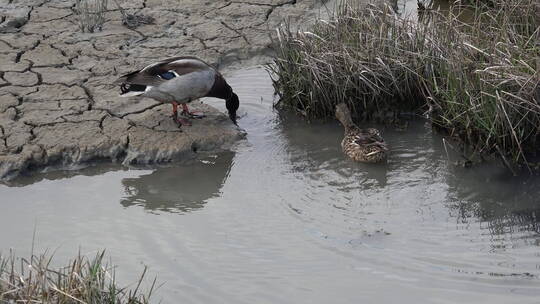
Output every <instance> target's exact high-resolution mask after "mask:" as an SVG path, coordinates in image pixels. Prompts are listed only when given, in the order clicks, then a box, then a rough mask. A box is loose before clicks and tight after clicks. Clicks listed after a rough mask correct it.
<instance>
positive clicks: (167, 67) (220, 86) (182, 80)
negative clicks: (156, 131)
mask: <svg viewBox="0 0 540 304" xmlns="http://www.w3.org/2000/svg"><path fill="white" fill-rule="evenodd" d="M114 83H115V84H119V85H120V91H121V93H120V96H122V97H131V96H143V97H149V98H152V99H155V100H157V101H159V102H163V103H171V104H172V106H173V109H172V110H173V114H172V117H173V120H174V122H175V123H176V124H178V127H181V126H182V125H188V126H190V125H191V122H190V121H189V120H187V119H184V118H179V117H178V105H182V113H181V114H182V115H184V116H187V117H188V118H202V117H204V115H200V114H196V113H192V112H190V111H189V109H188V106H187V104H188V103H190V102H192V101H193V100H196V99H198V98H201V97H216V98H221V99H224V100H225V106H226V107H227V111H228V113H229V118H230V119H231V120H232V122H233V123H234V124H236V110H238V106H239V104H240V102H239V100H238V96H237V95H236V94H235V93H234V92H233V90H232V88H231V87H230V86H229V84H227V82H226V81H225V78H223V76H222V75H221V74H220V73H219V72H218V71H217V70H216V69H214V68H213V67H211V66H210V65H209V64H207V63H206V62H204V61H203V60H201V59H199V58H197V57H192V56H183V57H172V58H167V59H164V60H162V61H159V62H155V63H152V64H150V65H148V66H146V67H145V68H143V69H142V70H139V71H134V72H131V73H129V74H126V75H123V76H122V77H120V78H119V79H118V80H116V81H115V82H114Z"/></svg>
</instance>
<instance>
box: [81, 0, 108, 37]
mask: <svg viewBox="0 0 540 304" xmlns="http://www.w3.org/2000/svg"><path fill="white" fill-rule="evenodd" d="M107 4H108V0H75V12H76V13H77V17H78V18H79V28H80V29H81V31H82V32H83V33H84V32H89V33H94V32H97V31H101V30H102V28H103V23H105V12H106V11H107Z"/></svg>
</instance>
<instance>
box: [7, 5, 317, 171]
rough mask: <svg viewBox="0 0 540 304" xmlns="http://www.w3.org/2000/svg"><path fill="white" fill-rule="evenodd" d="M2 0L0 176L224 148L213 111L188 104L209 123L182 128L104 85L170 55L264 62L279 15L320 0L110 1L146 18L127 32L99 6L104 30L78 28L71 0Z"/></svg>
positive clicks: (231, 137) (228, 141) (226, 131)
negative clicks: (261, 59) (151, 21)
mask: <svg viewBox="0 0 540 304" xmlns="http://www.w3.org/2000/svg"><path fill="white" fill-rule="evenodd" d="M0 1H2V2H0V179H4V178H9V177H13V176H16V175H18V174H20V173H22V172H24V171H28V170H32V169H39V168H43V167H45V166H48V165H66V166H69V165H71V164H77V163H82V162H88V161H92V160H97V159H110V160H112V161H118V162H123V163H124V164H132V163H150V162H166V161H174V160H178V159H181V158H184V157H189V156H190V155H192V153H194V152H195V151H197V150H199V151H204V150H206V151H213V150H222V149H227V148H229V147H231V146H232V144H234V143H235V142H236V141H237V140H238V139H240V138H242V137H243V136H244V135H245V133H244V132H243V131H242V130H241V129H240V128H237V127H236V126H234V125H233V124H232V123H231V122H230V121H229V119H228V117H227V116H226V115H225V114H223V113H221V112H219V111H217V110H215V109H214V108H212V107H210V106H208V105H206V104H204V103H201V102H194V109H195V110H202V111H205V112H206V114H207V115H208V117H207V118H205V119H204V120H197V121H195V122H194V124H193V126H192V127H189V128H184V132H180V131H179V130H178V128H177V127H176V126H175V125H174V124H173V122H172V120H171V119H170V111H171V109H170V105H161V104H158V103H157V102H155V101H153V100H150V99H123V98H119V97H118V92H117V89H116V88H115V87H114V86H112V85H111V83H112V82H113V81H114V80H115V79H116V78H117V77H118V76H119V75H121V74H123V73H126V72H128V71H130V70H134V69H138V68H142V67H144V66H145V65H146V64H148V63H149V62H152V61H155V60H159V59H162V58H166V57H169V56H177V55H196V56H199V57H201V58H202V59H205V60H207V61H208V62H209V63H211V64H214V65H215V66H216V67H218V68H220V67H221V68H222V67H224V66H228V65H232V64H236V63H238V62H245V60H248V59H250V58H254V57H262V56H264V55H265V54H268V53H269V45H270V38H269V37H270V35H271V33H272V32H273V29H274V28H275V27H276V26H278V24H279V23H280V22H281V21H282V20H283V19H284V18H291V17H292V18H293V19H292V20H302V19H303V18H306V16H307V15H308V14H307V13H308V12H313V9H314V8H315V7H317V5H319V4H318V2H320V0H304V1H302V0H250V1H222V0H212V1H203V0H182V1H178V0H134V1H132V0H129V1H128V0H124V1H118V2H119V4H120V5H121V6H122V7H123V8H124V9H126V11H127V12H128V13H138V14H144V15H147V16H152V17H154V18H155V20H156V21H155V23H154V24H150V25H143V26H140V27H138V28H136V29H128V28H126V27H125V26H123V25H122V21H121V20H122V15H121V12H120V11H119V9H118V8H117V7H116V6H115V5H114V2H112V1H109V7H108V10H107V12H106V13H105V17H106V22H105V24H104V26H103V30H102V31H100V32H96V33H82V32H81V31H80V30H79V23H78V22H79V18H78V16H77V14H76V13H75V11H74V1H73V0H72V1H62V0H20V1H16V0H0ZM240 112H242V109H240ZM240 125H241V121H240Z"/></svg>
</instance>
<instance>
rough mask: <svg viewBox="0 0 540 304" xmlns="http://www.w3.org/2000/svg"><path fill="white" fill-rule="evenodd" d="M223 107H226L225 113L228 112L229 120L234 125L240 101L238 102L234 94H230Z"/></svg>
mask: <svg viewBox="0 0 540 304" xmlns="http://www.w3.org/2000/svg"><path fill="white" fill-rule="evenodd" d="M225 107H227V112H229V118H230V119H231V120H232V122H233V123H234V124H235V125H238V124H237V123H236V110H238V107H240V100H238V95H236V94H235V93H232V94H231V97H229V98H228V99H226V100H225Z"/></svg>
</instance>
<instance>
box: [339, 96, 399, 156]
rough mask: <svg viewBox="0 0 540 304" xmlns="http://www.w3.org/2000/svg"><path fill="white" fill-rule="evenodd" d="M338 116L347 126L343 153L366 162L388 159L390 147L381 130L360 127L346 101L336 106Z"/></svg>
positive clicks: (342, 144) (342, 146)
mask: <svg viewBox="0 0 540 304" xmlns="http://www.w3.org/2000/svg"><path fill="white" fill-rule="evenodd" d="M336 118H337V119H338V120H339V121H340V122H341V124H342V125H343V127H345V137H344V138H343V140H342V141H341V148H342V149H343V153H345V154H346V155H347V156H349V157H350V158H352V159H353V160H354V161H358V162H365V163H377V162H380V161H382V160H384V159H386V153H387V152H388V147H387V146H386V143H385V142H384V139H383V138H382V137H381V133H380V132H379V130H377V129H375V128H367V129H360V128H358V127H357V126H356V125H355V124H354V122H353V121H352V118H351V112H350V111H349V108H347V105H345V103H340V104H338V105H337V106H336Z"/></svg>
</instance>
